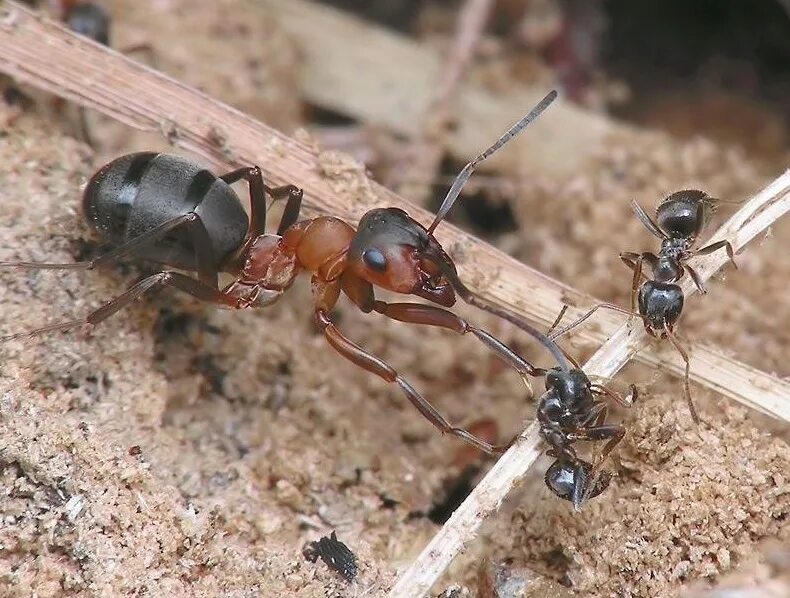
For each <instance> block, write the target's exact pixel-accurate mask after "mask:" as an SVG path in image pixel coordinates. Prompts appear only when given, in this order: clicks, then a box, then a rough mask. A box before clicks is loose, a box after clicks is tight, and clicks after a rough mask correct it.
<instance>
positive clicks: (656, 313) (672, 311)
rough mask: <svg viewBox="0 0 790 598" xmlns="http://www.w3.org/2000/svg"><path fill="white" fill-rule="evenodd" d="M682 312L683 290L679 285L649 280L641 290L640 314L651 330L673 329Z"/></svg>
mask: <svg viewBox="0 0 790 598" xmlns="http://www.w3.org/2000/svg"><path fill="white" fill-rule="evenodd" d="M682 311H683V290H682V289H681V288H680V287H679V286H678V285H676V284H671V283H665V282H658V281H655V280H648V281H646V282H645V283H644V284H643V285H642V286H641V287H640V288H639V313H640V314H642V315H643V316H645V318H646V323H647V325H648V326H649V327H650V328H652V329H654V330H657V331H659V332H660V331H662V330H664V326H665V325H666V326H667V327H668V328H670V329H671V328H672V326H673V325H674V324H675V322H677V320H678V318H679V317H680V314H681V312H682Z"/></svg>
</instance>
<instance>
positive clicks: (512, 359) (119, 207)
mask: <svg viewBox="0 0 790 598" xmlns="http://www.w3.org/2000/svg"><path fill="white" fill-rule="evenodd" d="M556 95H557V94H556V92H551V93H550V94H548V95H547V96H546V97H545V98H544V99H543V100H542V101H541V102H540V103H538V104H537V105H536V106H535V108H533V110H532V111H531V112H530V113H529V114H527V115H526V116H525V117H524V118H523V119H521V120H520V121H519V122H518V123H516V124H515V125H513V127H511V128H510V129H509V130H508V131H507V132H506V133H505V134H504V135H502V137H500V138H499V140H498V141H497V142H496V143H494V144H493V145H492V146H491V147H490V148H488V149H487V150H486V151H485V152H483V153H482V154H480V155H479V156H478V157H477V158H475V160H473V161H472V162H470V163H469V164H467V165H466V167H464V169H463V170H462V171H461V172H460V173H459V175H458V177H457V179H456V180H455V182H454V183H453V185H452V186H451V188H450V190H449V191H448V193H447V197H446V198H445V201H444V203H443V204H442V207H441V208H440V210H439V212H438V213H437V215H436V218H435V219H434V221H433V223H432V224H431V226H430V227H429V228H427V229H426V228H425V227H423V226H422V225H421V224H419V223H418V222H417V221H415V220H414V219H412V218H411V217H409V215H408V214H407V213H406V212H404V211H403V210H401V209H398V208H381V209H374V210H371V211H369V212H367V213H366V214H365V215H364V216H363V217H362V219H361V220H360V222H359V225H358V226H357V228H356V229H355V228H354V227H353V226H351V225H350V224H348V223H347V222H345V221H343V220H341V219H339V218H335V217H332V216H320V217H317V218H313V219H309V220H298V217H299V212H300V207H301V202H302V190H301V189H298V188H297V187H295V186H293V185H285V186H282V187H274V188H272V187H268V186H267V185H266V184H264V181H263V176H262V174H261V169H260V168H259V167H257V166H252V167H245V168H239V169H238V170H234V171H233V172H230V173H227V174H224V175H222V176H219V177H217V176H216V175H214V174H212V173H211V172H209V171H208V170H205V169H204V168H202V167H201V166H200V165H198V164H196V163H194V162H192V161H190V160H187V159H185V158H181V157H177V156H172V155H167V154H158V153H153V152H142V153H135V154H129V155H125V156H122V157H120V158H117V159H115V160H113V161H112V162H110V163H109V164H106V165H105V166H103V167H102V168H101V169H99V171H98V172H97V173H96V174H95V175H94V176H93V177H92V178H91V179H90V181H89V182H88V185H87V187H86V188H85V192H84V196H83V204H82V207H83V214H84V216H85V218H86V219H87V221H88V223H89V225H90V226H91V227H93V228H94V229H95V230H96V231H97V232H98V233H99V234H100V235H101V236H103V237H104V238H106V239H107V240H109V241H110V242H111V243H113V244H115V245H117V247H116V248H115V249H113V250H111V251H110V252H108V253H106V254H104V255H102V256H100V257H99V258H97V259H94V260H92V261H86V262H77V263H71V264H52V263H36V262H0V266H2V267H16V268H28V269H64V270H89V269H92V268H95V267H97V266H101V265H104V264H107V263H109V262H112V261H114V260H117V259H118V258H121V257H123V256H126V255H128V254H132V253H133V254H135V255H137V256H139V257H144V258H148V259H152V260H154V261H156V262H158V263H162V264H165V265H168V266H172V267H175V268H178V269H181V270H188V271H193V272H197V279H195V278H192V277H190V276H187V275H186V274H182V273H180V272H176V271H173V270H169V269H168V270H164V271H162V272H159V273H157V274H154V275H152V276H148V277H147V278H144V279H143V280H141V281H139V282H138V283H136V284H135V285H133V286H132V287H130V288H129V289H128V290H126V291H125V292H124V293H122V294H121V295H119V296H118V297H116V298H115V299H113V300H111V301H109V302H108V303H106V304H104V305H103V306H101V307H100V308H98V309H96V310H95V311H92V312H91V313H89V314H88V315H87V316H85V317H83V318H79V319H75V320H70V321H66V322H61V323H58V324H52V325H49V326H43V327H41V328H37V329H35V330H31V331H28V332H23V333H19V334H13V335H10V336H5V337H0V341H7V340H10V339H14V338H20V337H30V336H35V335H38V334H42V333H45V332H51V331H56V330H67V329H70V328H75V327H84V328H87V329H91V328H92V327H93V326H95V325H97V324H99V323H100V322H102V321H103V320H105V319H107V318H108V317H110V316H111V315H112V314H114V313H116V312H117V311H119V310H121V309H123V308H124V307H126V306H127V305H129V304H130V303H131V302H132V301H134V300H135V299H137V298H138V297H140V296H142V295H143V294H145V293H151V292H154V291H157V290H159V289H162V288H165V287H173V288H176V289H179V290H181V291H183V292H185V293H187V294H189V295H192V296H193V297H196V298H198V299H200V300H202V301H206V302H209V303H213V304H215V305H217V306H220V307H224V308H230V309H243V308H248V307H264V306H267V305H270V304H272V303H274V302H275V301H277V300H278V299H279V298H280V296H281V295H282V294H283V293H284V292H285V291H286V290H287V289H288V288H289V287H290V286H291V285H292V284H293V283H294V281H295V279H296V277H297V275H298V274H299V273H300V272H301V271H306V272H310V273H312V289H313V297H314V315H315V320H316V322H317V324H318V326H319V327H320V329H321V330H322V331H323V333H324V335H325V337H326V340H327V342H328V343H329V344H330V345H331V346H332V347H333V348H334V349H335V350H336V351H338V352H339V353H340V354H341V355H343V356H344V357H345V358H346V359H348V360H349V361H351V362H352V363H354V364H356V365H357V366H359V367H362V368H364V369H366V370H368V371H369V372H372V373H374V374H376V375H377V376H379V377H381V378H383V379H384V380H386V381H387V382H389V383H395V384H397V385H398V387H399V388H400V389H401V391H402V392H403V393H404V394H405V395H406V397H407V398H408V399H409V400H410V401H411V402H412V403H413V404H414V406H415V407H416V408H417V409H418V410H419V411H420V413H422V414H423V415H424V416H425V417H426V418H427V419H428V420H429V421H430V422H431V423H432V424H433V425H434V426H436V427H437V428H439V429H440V430H441V431H442V432H446V433H450V434H453V435H455V436H457V437H459V438H461V439H463V440H465V441H466V442H468V443H470V444H472V445H474V446H476V447H477V448H479V449H481V450H483V451H485V452H489V453H490V452H501V451H502V450H504V447H496V446H493V445H491V444H489V443H487V442H484V441H482V440H479V439H478V438H476V437H475V436H473V435H472V434H470V433H469V432H467V431H466V430H464V429H463V428H458V427H455V426H452V425H451V424H450V423H449V422H448V421H447V420H446V419H445V418H444V417H443V416H442V415H441V414H440V413H439V412H438V411H437V410H436V408H434V407H433V405H431V404H430V403H429V402H428V401H427V400H426V399H425V398H423V397H422V396H421V395H420V393H418V392H417V391H416V390H415V389H414V388H413V387H412V386H411V384H409V383H408V382H407V381H406V380H405V379H404V378H403V377H401V375H400V374H399V373H398V372H397V371H395V370H394V369H393V368H392V367H391V366H390V365H389V364H388V363H386V362H385V361H384V360H383V359H381V358H380V357H378V356H376V355H373V354H372V353H370V352H368V351H366V350H365V349H363V348H362V347H360V346H359V345H357V344H355V343H354V342H352V341H351V340H349V339H348V338H346V337H345V336H344V335H343V334H342V333H341V332H340V330H338V328H337V326H336V325H335V324H334V323H333V322H332V319H331V317H330V311H331V310H332V309H333V308H334V306H335V304H336V303H337V300H338V298H339V296H340V294H341V293H344V294H345V295H346V296H347V297H348V298H349V299H350V300H351V301H352V302H353V303H354V304H355V305H356V306H357V307H358V308H359V309H360V310H362V311H363V312H365V313H369V312H371V311H375V312H378V313H380V314H383V315H385V316H387V317H389V318H392V319H395V320H400V321H403V322H410V323H413V324H421V325H428V326H439V327H442V328H447V329H449V330H453V331H454V332H456V333H458V334H466V333H471V334H472V335H474V336H475V337H477V338H478V339H479V340H480V341H481V342H482V343H483V344H485V345H486V346H487V347H488V348H489V349H491V350H492V351H494V352H495V353H496V354H497V355H498V356H499V357H500V358H501V359H503V360H504V361H505V362H507V363H508V364H510V365H511V366H512V367H513V368H514V369H516V370H517V371H518V372H519V374H520V375H521V376H522V377H526V376H538V375H542V374H543V373H544V372H545V370H542V369H539V368H535V367H533V366H532V365H531V364H530V363H528V362H527V361H526V360H524V359H523V358H522V357H520V356H519V355H517V354H516V353H515V352H514V351H512V350H511V349H510V348H508V347H507V346H506V345H505V344H504V343H502V342H501V341H499V340H498V339H496V338H495V337H494V336H492V335H491V334H489V333H488V332H486V331H484V330H481V329H479V328H475V327H474V326H472V325H470V324H469V323H468V322H467V321H466V320H464V319H462V318H460V317H458V316H457V315H455V314H454V313H452V312H451V311H449V310H447V309H443V308H442V307H436V306H431V305H425V304H419V303H387V302H384V301H380V300H377V299H376V297H375V294H374V287H379V288H382V289H386V290H389V291H394V292H396V293H403V294H407V295H416V296H418V297H421V298H423V299H427V300H428V301H431V302H433V303H435V304H438V305H440V306H443V307H451V306H452V305H454V303H455V301H456V294H457V295H459V296H460V297H461V298H463V299H464V300H465V301H467V302H468V303H470V304H473V305H476V306H478V307H480V308H481V309H485V310H487V311H490V312H492V313H495V314H498V315H500V316H501V317H504V318H506V319H508V320H510V321H512V322H513V323H515V324H516V325H517V326H519V327H521V328H522V329H524V330H526V331H527V332H529V333H530V334H532V335H533V336H534V337H535V338H536V339H538V340H539V341H540V342H541V343H542V344H543V345H544V346H545V347H547V348H548V349H549V350H550V351H551V352H552V353H553V354H554V356H555V358H556V359H557V361H558V363H560V364H561V366H562V368H563V369H565V370H567V369H569V366H568V363H567V361H566V360H565V357H564V355H563V353H562V351H561V350H560V349H559V348H558V347H557V345H556V344H555V343H553V342H552V341H550V340H549V339H548V338H546V336H545V335H543V334H541V333H540V332H538V331H537V330H536V329H534V328H533V327H532V326H530V325H529V324H527V323H526V322H523V321H521V319H520V318H518V317H517V316H515V314H512V313H510V312H509V311H507V310H504V309H502V308H499V307H497V306H494V305H492V304H489V303H488V302H487V301H485V300H483V299H482V298H480V297H478V296H477V295H475V294H474V293H472V292H471V291H470V290H469V289H467V287H466V286H465V285H464V284H463V283H462V282H461V281H460V279H459V277H458V273H457V271H456V268H455V265H454V264H453V262H452V260H451V258H450V257H449V256H448V255H447V253H446V252H445V251H444V249H443V248H442V246H441V245H440V244H439V242H438V241H437V240H436V239H435V238H434V236H433V231H434V229H435V228H436V227H437V226H438V224H439V223H440V222H441V221H442V220H443V218H444V217H445V215H446V214H447V212H448V211H449V209H450V208H451V206H452V205H453V203H454V202H455V200H456V199H457V197H458V196H459V194H460V192H461V188H462V187H463V185H464V183H465V182H466V181H467V180H468V179H469V177H470V176H471V174H472V172H473V171H474V169H475V167H476V166H477V164H479V163H480V162H482V161H483V160H485V159H486V158H487V157H489V156H491V155H492V154H493V153H494V152H496V151H497V150H498V149H499V148H501V147H502V146H503V145H505V143H507V142H508V141H509V140H510V139H511V138H512V137H513V136H515V135H516V134H518V133H519V132H520V131H521V130H522V129H524V128H525V127H526V126H527V125H528V124H529V123H530V122H531V121H532V120H534V119H535V118H536V117H537V116H538V115H539V114H540V113H541V112H543V110H545V109H546V108H547V107H548V106H549V104H551V102H552V101H553V100H554V99H555V97H556ZM242 179H245V180H246V181H247V182H248V184H249V193H250V204H251V205H250V208H251V209H250V216H249V218H248V216H247V213H246V212H245V210H244V208H243V207H242V204H241V202H240V200H239V197H238V196H237V195H236V193H235V192H234V191H233V189H232V188H231V187H230V185H231V184H232V183H234V182H237V181H240V180H242ZM267 195H268V196H270V197H272V198H274V199H275V200H279V199H284V200H286V205H285V208H284V211H283V215H282V219H281V221H280V223H279V226H278V228H277V232H276V234H270V233H268V234H267V233H266V231H265V225H266V209H267V208H266V197H267ZM220 272H227V273H230V274H232V275H233V276H235V280H234V281H233V282H231V283H230V284H229V285H227V286H226V287H224V288H222V287H220V286H219V282H218V274H219V273H220Z"/></svg>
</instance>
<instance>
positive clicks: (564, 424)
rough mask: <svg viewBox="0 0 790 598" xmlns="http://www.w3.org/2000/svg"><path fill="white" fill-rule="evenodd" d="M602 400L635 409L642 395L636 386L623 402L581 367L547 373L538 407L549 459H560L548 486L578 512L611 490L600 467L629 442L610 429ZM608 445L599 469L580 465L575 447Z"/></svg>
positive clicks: (618, 429)
mask: <svg viewBox="0 0 790 598" xmlns="http://www.w3.org/2000/svg"><path fill="white" fill-rule="evenodd" d="M561 316H562V312H561V313H560V317H561ZM558 319H559V318H558ZM574 365H575V364H574ZM600 396H604V397H607V398H610V399H612V400H614V401H616V402H617V403H619V404H620V405H623V406H626V407H630V406H631V404H632V403H633V402H634V401H635V400H636V398H637V390H636V387H635V386H633V385H631V386H630V388H629V393H628V395H627V396H626V397H623V396H622V395H620V394H619V393H618V392H615V391H614V390H611V389H609V388H607V387H605V386H603V385H601V384H594V383H592V382H591V381H590V379H589V378H588V377H587V374H585V373H584V371H582V370H581V369H580V368H579V367H578V366H577V367H575V368H573V369H571V370H567V371H563V370H561V369H552V370H550V371H548V372H546V392H545V393H543V395H542V396H541V397H540V401H539V402H538V410H537V419H538V423H539V424H540V434H541V436H542V437H543V439H544V440H545V441H546V443H547V444H548V445H549V447H550V448H549V450H548V451H547V452H546V454H547V455H549V456H551V457H556V461H554V463H553V464H552V465H551V466H550V467H549V468H548V470H546V476H545V482H546V485H547V486H548V487H549V489H550V490H551V491H552V492H554V494H556V495H557V496H559V497H560V498H563V499H565V500H569V501H571V502H572V503H573V506H574V508H575V509H576V510H578V509H579V508H580V507H581V505H582V503H583V502H584V501H585V500H587V499H589V498H593V497H595V496H597V495H599V494H600V493H601V492H603V491H604V490H606V488H607V487H608V485H609V481H610V479H611V475H610V474H609V473H608V472H600V473H599V470H600V467H601V465H602V464H603V462H604V461H605V460H606V458H607V457H608V456H609V454H610V453H611V452H612V450H613V449H614V447H615V446H617V444H618V443H619V442H620V441H621V440H622V439H623V438H624V437H625V428H624V427H623V426H622V425H619V424H607V423H606V415H607V410H608V409H607V405H606V403H605V402H604V401H601V400H598V399H597V398H596V397H600ZM604 440H605V441H607V442H606V444H605V445H604V448H603V450H602V451H601V454H600V456H599V458H598V462H597V464H596V465H592V464H590V463H588V462H586V461H584V460H583V459H581V458H580V457H579V456H578V455H577V454H576V450H575V449H574V448H573V446H572V445H573V444H574V443H575V442H578V441H604Z"/></svg>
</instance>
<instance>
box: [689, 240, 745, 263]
mask: <svg viewBox="0 0 790 598" xmlns="http://www.w3.org/2000/svg"><path fill="white" fill-rule="evenodd" d="M722 247H726V248H727V257H729V258H730V261H731V262H732V265H733V266H735V268H736V269H737V268H738V264H737V263H736V262H735V251H733V249H732V243H730V242H729V241H727V240H724V241H716V242H715V243H711V244H710V245H706V246H705V247H703V248H702V249H697V250H696V251H695V252H694V255H708V254H709V253H713V252H714V251H716V250H717V249H720V248H722Z"/></svg>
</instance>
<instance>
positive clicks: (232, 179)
mask: <svg viewBox="0 0 790 598" xmlns="http://www.w3.org/2000/svg"><path fill="white" fill-rule="evenodd" d="M219 178H220V179H221V180H223V181H225V182H226V183H227V184H228V185H232V184H233V183H236V182H238V181H240V180H241V179H245V180H246V181H247V184H248V185H249V186H250V230H249V233H248V235H249V236H250V237H253V238H255V237H258V236H260V235H262V234H264V233H265V232H266V185H264V184H263V174H262V173H261V169H260V167H259V166H245V167H244V168H237V169H236V170H233V171H231V172H228V173H225V174H223V175H222V176H220V177H219Z"/></svg>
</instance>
